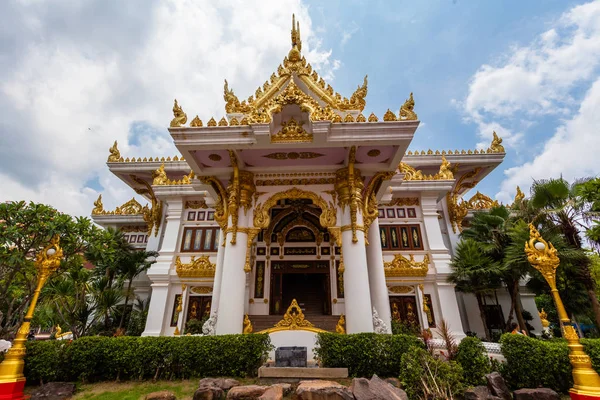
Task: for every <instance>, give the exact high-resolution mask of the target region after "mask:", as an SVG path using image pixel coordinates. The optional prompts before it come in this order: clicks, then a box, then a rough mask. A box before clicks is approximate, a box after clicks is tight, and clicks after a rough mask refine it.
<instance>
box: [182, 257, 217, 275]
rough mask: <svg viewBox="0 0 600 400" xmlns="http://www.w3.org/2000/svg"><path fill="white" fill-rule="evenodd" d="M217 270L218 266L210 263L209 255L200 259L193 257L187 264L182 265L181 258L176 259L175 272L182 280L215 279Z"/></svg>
mask: <svg viewBox="0 0 600 400" xmlns="http://www.w3.org/2000/svg"><path fill="white" fill-rule="evenodd" d="M215 269H216V265H215V264H214V263H211V262H210V259H209V257H208V256H207V255H204V256H200V257H198V258H196V257H194V256H192V259H191V260H190V262H189V263H187V264H184V263H182V262H181V258H180V257H179V256H177V258H176V259H175V271H176V272H177V276H179V277H180V278H181V277H185V278H213V277H214V276H215Z"/></svg>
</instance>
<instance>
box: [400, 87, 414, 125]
mask: <svg viewBox="0 0 600 400" xmlns="http://www.w3.org/2000/svg"><path fill="white" fill-rule="evenodd" d="M414 108H415V100H414V99H413V94H412V92H410V97H409V98H408V99H407V100H406V101H405V102H404V104H402V107H400V119H401V120H407V121H415V120H417V119H418V118H417V114H416V113H415V112H414Z"/></svg>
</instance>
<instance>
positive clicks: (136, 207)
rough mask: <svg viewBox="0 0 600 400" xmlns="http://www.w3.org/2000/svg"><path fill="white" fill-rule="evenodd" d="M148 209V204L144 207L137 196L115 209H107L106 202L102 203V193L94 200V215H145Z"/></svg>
mask: <svg viewBox="0 0 600 400" xmlns="http://www.w3.org/2000/svg"><path fill="white" fill-rule="evenodd" d="M146 210H148V205H145V206H143V207H142V205H141V204H140V203H139V202H138V201H137V200H136V199H135V197H132V198H131V200H128V201H126V202H125V203H123V204H121V205H120V206H118V207H117V208H115V209H114V211H108V210H105V209H104V204H102V194H100V195H98V199H97V200H96V201H94V208H93V209H92V215H143V214H144V212H145V211H146Z"/></svg>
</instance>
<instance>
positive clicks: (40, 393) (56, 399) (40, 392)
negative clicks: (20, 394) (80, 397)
mask: <svg viewBox="0 0 600 400" xmlns="http://www.w3.org/2000/svg"><path fill="white" fill-rule="evenodd" d="M74 393H75V384H74V383H69V382H50V383H46V384H45V385H42V386H40V387H39V388H38V389H37V390H36V391H35V392H33V393H32V394H31V399H32V400H42V399H43V400H67V399H70V398H71V396H73V394H74Z"/></svg>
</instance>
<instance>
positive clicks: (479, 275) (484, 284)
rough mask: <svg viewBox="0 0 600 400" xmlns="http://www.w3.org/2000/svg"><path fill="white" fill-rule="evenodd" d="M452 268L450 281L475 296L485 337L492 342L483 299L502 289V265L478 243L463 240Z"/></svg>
mask: <svg viewBox="0 0 600 400" xmlns="http://www.w3.org/2000/svg"><path fill="white" fill-rule="evenodd" d="M450 266H451V268H452V274H451V275H450V277H449V278H448V280H449V281H450V282H452V283H454V284H455V285H456V290H458V291H459V292H463V293H472V294H473V295H475V298H476V299H477V306H478V307H479V314H480V316H481V321H482V322H483V328H484V332H485V337H486V339H487V340H489V341H491V340H492V339H491V333H490V330H489V328H488V324H487V318H486V314H485V309H484V301H483V297H484V296H485V294H486V293H489V292H490V291H493V290H494V289H497V288H498V287H500V283H501V280H500V278H501V276H502V274H503V273H504V269H503V266H502V264H501V263H499V262H497V261H495V260H494V259H493V258H492V257H490V256H489V255H487V254H486V253H485V252H483V251H481V248H480V245H479V243H478V242H476V241H475V240H473V239H470V238H463V239H461V241H460V242H458V245H457V247H456V251H455V253H454V257H453V258H452V263H451V264H450Z"/></svg>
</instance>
